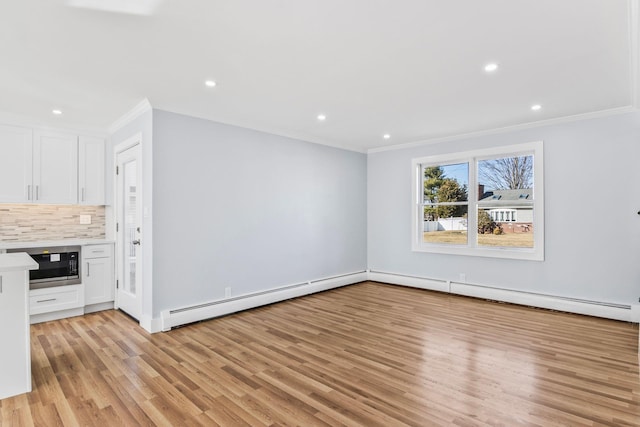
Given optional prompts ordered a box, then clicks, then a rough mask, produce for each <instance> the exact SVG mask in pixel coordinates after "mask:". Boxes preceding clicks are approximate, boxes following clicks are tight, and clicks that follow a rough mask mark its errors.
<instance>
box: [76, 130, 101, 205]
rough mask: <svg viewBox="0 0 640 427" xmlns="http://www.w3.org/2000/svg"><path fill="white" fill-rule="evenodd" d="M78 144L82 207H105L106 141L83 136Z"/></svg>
mask: <svg viewBox="0 0 640 427" xmlns="http://www.w3.org/2000/svg"><path fill="white" fill-rule="evenodd" d="M78 144H79V146H78V154H79V156H78V160H79V165H78V166H79V169H78V202H79V203H80V204H81V205H104V204H105V195H104V193H105V151H104V150H105V144H104V139H102V138H95V137H88V136H81V137H80V139H79V142H78Z"/></svg>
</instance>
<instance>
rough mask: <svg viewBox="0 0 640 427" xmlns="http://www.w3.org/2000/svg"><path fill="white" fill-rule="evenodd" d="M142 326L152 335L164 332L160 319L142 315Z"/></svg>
mask: <svg viewBox="0 0 640 427" xmlns="http://www.w3.org/2000/svg"><path fill="white" fill-rule="evenodd" d="M140 326H141V327H142V328H143V329H144V330H145V331H147V332H149V333H150V334H155V333H156V332H162V319H159V318H157V317H151V316H147V315H142V317H141V319H140Z"/></svg>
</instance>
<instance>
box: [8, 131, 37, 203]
mask: <svg viewBox="0 0 640 427" xmlns="http://www.w3.org/2000/svg"><path fill="white" fill-rule="evenodd" d="M32 140H33V133H32V131H31V129H26V128H21V127H15V126H0V203H25V202H29V201H31V198H32V196H33V193H32V192H33V187H32V181H31V176H32V175H31V172H32V166H31V165H32V162H31V158H32Z"/></svg>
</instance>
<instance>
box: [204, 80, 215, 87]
mask: <svg viewBox="0 0 640 427" xmlns="http://www.w3.org/2000/svg"><path fill="white" fill-rule="evenodd" d="M204 85H205V86H206V87H214V86H215V85H216V82H214V81H213V80H207V81H206V82H204Z"/></svg>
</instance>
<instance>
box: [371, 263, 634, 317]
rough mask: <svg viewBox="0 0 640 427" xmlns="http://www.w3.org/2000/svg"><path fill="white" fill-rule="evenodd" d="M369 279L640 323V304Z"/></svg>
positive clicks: (388, 276) (382, 275)
mask: <svg viewBox="0 0 640 427" xmlns="http://www.w3.org/2000/svg"><path fill="white" fill-rule="evenodd" d="M368 276H369V280H372V281H376V282H382V283H389V284H394V285H402V286H409V287H414V288H420V289H428V290H433V291H439V292H446V293H451V294H457V295H465V296H469V297H475V298H482V299H487V300H494V301H501V302H508V303H513V304H520V305H527V306H531V307H538V308H546V309H550V310H557V311H566V312H569V313H576V314H584V315H588V316H596V317H603V318H607V319H614V320H622V321H626V322H636V323H638V322H640V304H634V305H624V304H614V303H608V302H599V301H589V300H583V299H578V298H567V297H560V296H555V295H545V294H539V293H532V292H524V291H516V290H511V289H501V288H495V287H490V286H485V285H479V284H470V283H459V282H455V281H450V280H441V279H429V278H425V277H417V276H408V275H403V274H395V273H388V272H381V271H369V275H368Z"/></svg>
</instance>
